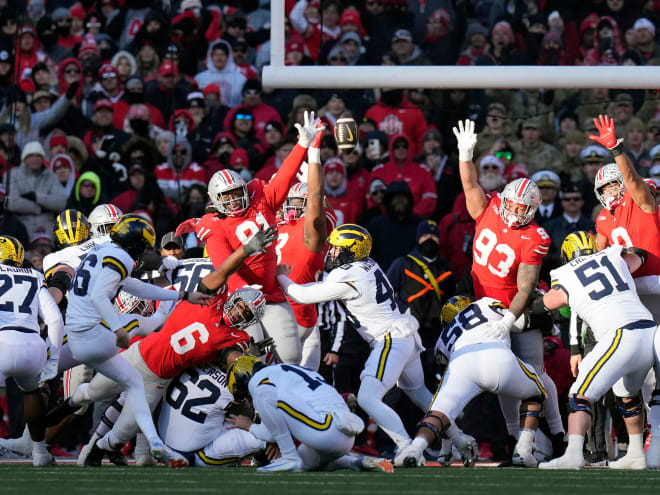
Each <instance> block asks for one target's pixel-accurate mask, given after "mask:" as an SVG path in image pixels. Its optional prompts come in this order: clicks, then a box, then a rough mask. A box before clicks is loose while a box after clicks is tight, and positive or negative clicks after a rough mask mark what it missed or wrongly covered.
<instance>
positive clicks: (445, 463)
mask: <svg viewBox="0 0 660 495" xmlns="http://www.w3.org/2000/svg"><path fill="white" fill-rule="evenodd" d="M453 454H454V453H453V452H452V449H451V448H450V449H445V448H444V447H443V448H442V449H440V453H439V454H438V459H437V461H438V463H439V464H440V465H442V467H449V466H451V460H452V458H453V457H454V455H453Z"/></svg>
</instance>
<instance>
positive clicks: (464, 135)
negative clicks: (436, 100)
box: [453, 119, 477, 162]
mask: <svg viewBox="0 0 660 495" xmlns="http://www.w3.org/2000/svg"><path fill="white" fill-rule="evenodd" d="M453 131H454V136H456V141H457V142H458V159H459V160H460V161H462V162H471V161H472V155H473V154H474V148H475V147H476V146H477V133H476V132H474V121H472V120H470V119H466V120H465V122H462V121H460V120H459V121H458V128H456V127H454V128H453Z"/></svg>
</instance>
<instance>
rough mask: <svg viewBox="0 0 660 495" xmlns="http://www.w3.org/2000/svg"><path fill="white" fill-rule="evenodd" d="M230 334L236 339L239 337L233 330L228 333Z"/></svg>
mask: <svg viewBox="0 0 660 495" xmlns="http://www.w3.org/2000/svg"><path fill="white" fill-rule="evenodd" d="M230 335H231V336H232V337H234V338H235V339H238V338H240V337H241V336H240V335H236V334H235V333H234V332H232V333H230Z"/></svg>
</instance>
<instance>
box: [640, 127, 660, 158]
mask: <svg viewBox="0 0 660 495" xmlns="http://www.w3.org/2000/svg"><path fill="white" fill-rule="evenodd" d="M658 144H660V120H659V119H651V120H649V121H648V122H647V124H646V141H645V143H644V146H645V147H646V148H647V149H649V150H650V149H651V148H653V147H655V146H656V145H658ZM651 158H653V157H651Z"/></svg>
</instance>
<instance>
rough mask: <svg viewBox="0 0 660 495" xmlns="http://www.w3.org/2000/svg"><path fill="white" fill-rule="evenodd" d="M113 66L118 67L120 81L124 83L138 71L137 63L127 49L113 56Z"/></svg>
mask: <svg viewBox="0 0 660 495" xmlns="http://www.w3.org/2000/svg"><path fill="white" fill-rule="evenodd" d="M111 63H112V66H113V67H114V68H115V69H117V74H118V76H119V81H120V82H121V83H122V84H123V83H125V82H126V80H127V79H128V78H129V77H130V76H132V75H133V74H135V73H136V72H137V63H136V62H135V57H134V56H133V54H132V53H130V52H127V51H126V50H122V51H119V52H117V53H115V54H114V56H113V57H112V62H111Z"/></svg>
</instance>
